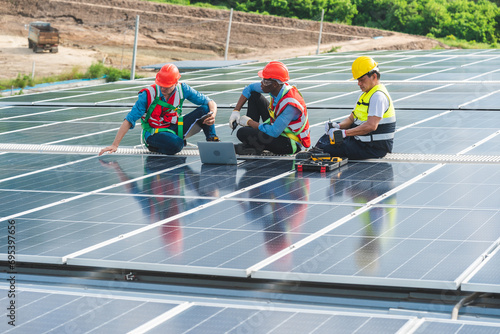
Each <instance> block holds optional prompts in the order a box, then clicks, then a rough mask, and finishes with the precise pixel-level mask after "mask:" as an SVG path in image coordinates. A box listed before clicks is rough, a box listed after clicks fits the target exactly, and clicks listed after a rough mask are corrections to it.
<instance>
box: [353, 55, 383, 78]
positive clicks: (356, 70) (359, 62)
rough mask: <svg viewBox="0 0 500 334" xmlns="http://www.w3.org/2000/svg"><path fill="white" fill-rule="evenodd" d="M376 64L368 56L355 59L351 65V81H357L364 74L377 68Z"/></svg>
mask: <svg viewBox="0 0 500 334" xmlns="http://www.w3.org/2000/svg"><path fill="white" fill-rule="evenodd" d="M377 65H378V64H377V62H376V61H375V60H373V59H372V58H371V57H368V56H361V57H358V58H356V60H355V61H354V62H353V63H352V68H351V70H352V77H353V79H355V80H356V79H359V78H361V77H362V76H363V75H365V74H366V73H368V72H370V71H371V70H373V69H375V68H376V67H377Z"/></svg>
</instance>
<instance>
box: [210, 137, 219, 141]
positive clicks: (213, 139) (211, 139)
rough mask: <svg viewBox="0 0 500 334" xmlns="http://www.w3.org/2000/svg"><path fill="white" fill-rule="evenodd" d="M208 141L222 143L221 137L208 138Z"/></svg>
mask: <svg viewBox="0 0 500 334" xmlns="http://www.w3.org/2000/svg"><path fill="white" fill-rule="evenodd" d="M207 141H220V139H219V137H217V136H214V137H210V138H207Z"/></svg>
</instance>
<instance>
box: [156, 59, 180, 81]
mask: <svg viewBox="0 0 500 334" xmlns="http://www.w3.org/2000/svg"><path fill="white" fill-rule="evenodd" d="M180 77H181V74H180V73H179V69H178V68H177V66H175V65H174V64H167V65H163V67H162V68H161V69H160V71H159V72H158V73H156V80H155V84H157V85H158V86H161V87H171V86H173V85H175V84H176V83H177V81H179V79H180Z"/></svg>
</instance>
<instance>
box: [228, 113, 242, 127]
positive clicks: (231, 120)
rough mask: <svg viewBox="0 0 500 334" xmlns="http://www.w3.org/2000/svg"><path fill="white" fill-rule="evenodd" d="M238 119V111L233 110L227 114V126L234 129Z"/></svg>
mask: <svg viewBox="0 0 500 334" xmlns="http://www.w3.org/2000/svg"><path fill="white" fill-rule="evenodd" d="M239 121H240V112H239V111H238V110H233V112H232V113H231V116H229V127H230V128H231V129H232V130H234V129H235V128H236V126H237V125H238V123H239ZM235 122H236V123H235Z"/></svg>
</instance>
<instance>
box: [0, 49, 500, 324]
mask: <svg viewBox="0 0 500 334" xmlns="http://www.w3.org/2000/svg"><path fill="white" fill-rule="evenodd" d="M365 54H369V55H371V56H373V57H374V58H375V59H376V60H377V61H378V62H379V64H380V68H381V71H382V81H383V82H384V83H385V84H386V86H387V87H388V90H389V91H390V92H391V96H392V98H393V100H394V103H395V105H396V109H397V132H396V138H395V147H394V153H393V154H391V155H388V156H387V157H386V158H383V159H378V160H370V161H351V162H349V164H347V165H346V166H343V167H342V168H340V169H338V170H334V171H332V172H329V173H323V174H320V173H314V172H297V171H296V170H295V166H294V161H293V159H289V158H279V157H265V158H262V159H255V160H246V161H245V162H243V163H242V164H240V165H238V166H207V165H203V164H201V162H200V159H199V156H198V155H197V154H180V155H178V156H174V157H171V156H162V155H158V154H147V153H145V152H144V150H142V148H141V144H140V139H139V131H140V130H139V129H138V128H139V126H138V127H136V128H135V129H134V130H132V131H130V133H128V134H127V135H126V137H125V139H124V140H123V141H122V148H127V149H130V151H129V153H125V151H121V153H120V152H119V153H116V154H112V155H105V156H103V157H98V156H97V154H96V153H97V152H98V149H99V148H102V147H104V146H107V145H109V144H110V143H111V142H112V141H113V138H114V136H115V133H116V131H117V129H118V127H119V126H120V124H121V122H122V120H123V117H124V116H125V114H126V113H127V112H128V110H129V109H130V107H131V106H132V105H133V103H134V102H135V100H136V96H137V92H138V91H139V90H140V89H141V88H143V87H144V86H146V85H149V84H151V83H152V82H153V81H152V79H151V78H148V79H142V80H137V81H133V82H118V83H109V84H103V85H99V86H93V87H85V88H82V87H79V88H72V89H66V90H61V91H51V92H45V93H38V94H32V95H24V96H13V97H6V98H2V99H0V105H1V107H0V148H1V150H2V152H0V155H1V156H2V159H1V160H0V203H1V206H0V217H1V218H0V224H1V227H0V228H1V230H2V231H3V232H2V237H1V238H0V245H1V247H0V261H1V262H2V264H4V265H6V267H5V268H6V269H4V270H3V272H2V273H1V277H2V283H0V289H1V290H2V296H1V297H0V305H1V307H2V310H3V311H2V312H0V313H1V314H2V318H3V320H2V321H1V322H0V329H1V331H2V332H7V331H9V330H10V331H12V332H14V331H20V332H24V333H28V332H49V331H54V332H64V331H70V332H87V331H95V332H103V331H106V330H108V331H112V332H120V333H121V332H129V331H130V332H133V333H140V332H146V331H148V332H151V333H155V332H158V333H164V332H166V331H168V332H175V333H186V332H200V333H222V332H232V333H269V332H273V333H293V332H295V333H306V332H314V333H323V332H325V333H330V332H332V328H336V329H337V328H338V332H342V333H354V332H356V333H359V332H366V333H377V332H384V333H393V332H394V333H445V332H454V333H469V332H474V333H500V321H498V319H499V318H500V305H499V304H498V302H497V301H496V300H498V298H495V297H498V295H496V294H499V293H500V270H499V268H500V254H499V253H500V251H499V245H500V209H499V208H500V181H499V180H500V169H499V163H500V149H499V147H500V145H499V140H500V139H499V138H500V136H499V134H500V113H499V109H500V108H499V107H498V103H496V101H497V100H498V98H499V95H500V81H498V80H496V73H497V72H499V71H500V51H498V50H481V51H478V50H439V51H404V52H403V51H398V52H395V51H391V52H388V51H374V52H368V53H365ZM357 56H359V54H358V53H335V54H323V55H316V56H306V57H298V58H293V59H285V60H284V62H285V63H286V65H287V66H288V68H289V70H290V74H291V78H292V80H291V81H292V83H293V84H295V85H297V86H298V87H299V89H300V91H301V93H302V94H303V96H304V98H305V100H306V102H307V103H308V107H309V108H310V112H309V122H310V124H311V134H312V139H313V141H316V140H317V139H318V138H319V137H320V136H321V135H322V131H323V124H324V121H326V120H328V119H331V120H340V119H343V118H344V117H346V115H348V114H349V112H350V110H351V108H352V106H353V104H354V103H355V100H356V99H357V97H358V95H359V93H360V91H359V88H358V87H357V85H356V83H355V82H352V81H349V80H348V79H349V78H350V77H351V75H350V64H351V63H352V61H353V60H354V59H355V58H356V57H357ZM263 65H264V64H263V63H247V64H243V65H238V66H232V67H226V68H218V69H207V70H200V71H194V72H188V73H183V74H182V79H183V80H184V82H186V83H188V84H190V85H191V86H192V87H194V88H196V89H197V90H199V91H201V92H203V93H205V94H207V95H209V96H210V97H211V98H212V99H214V100H215V101H216V102H217V103H218V105H219V112H218V114H217V118H216V128H217V132H218V135H219V136H220V137H221V138H222V139H223V140H224V141H230V142H237V139H236V137H235V135H231V130H230V129H229V127H228V126H227V125H226V123H227V119H228V117H229V114H230V112H231V110H232V108H231V104H233V103H235V102H236V101H237V99H238V97H239V95H240V93H241V89H242V88H243V87H244V86H245V85H247V84H249V83H251V82H253V81H256V80H259V79H258V76H257V72H258V70H260V69H261V68H262V66H263ZM188 107H189V105H188ZM199 140H202V135H201V134H198V135H196V136H194V137H192V140H191V142H192V143H196V142H197V141H199ZM130 152H131V153H130ZM137 152H139V153H141V154H135V153H137ZM194 152H195V151H194ZM13 278H14V279H13ZM12 289H14V291H15V293H14V295H12V293H9V291H12ZM470 296H472V297H474V298H472V297H470ZM465 297H469V299H470V300H467V303H466V302H464V301H461V300H462V299H463V298H465ZM462 304H463V305H462ZM10 305H15V310H14V311H13V309H12V308H11V309H9V307H10ZM452 313H456V314H457V315H458V316H455V319H454V320H450V318H451V317H452ZM13 314H14V319H15V325H16V326H15V327H14V326H12V324H9V321H12V320H9V319H12V318H9V316H12V315H13Z"/></svg>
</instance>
